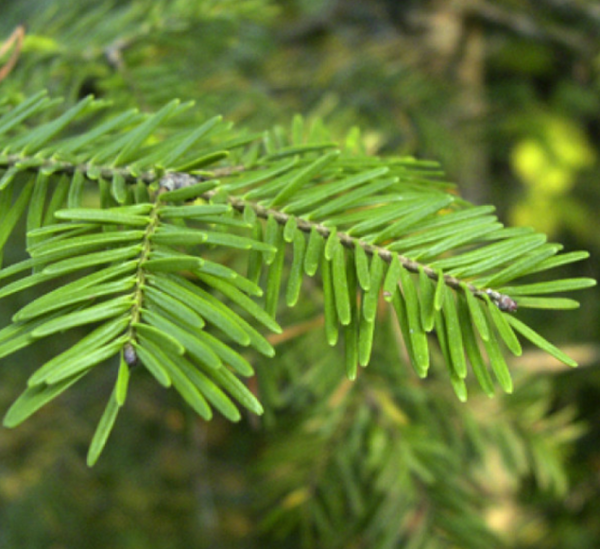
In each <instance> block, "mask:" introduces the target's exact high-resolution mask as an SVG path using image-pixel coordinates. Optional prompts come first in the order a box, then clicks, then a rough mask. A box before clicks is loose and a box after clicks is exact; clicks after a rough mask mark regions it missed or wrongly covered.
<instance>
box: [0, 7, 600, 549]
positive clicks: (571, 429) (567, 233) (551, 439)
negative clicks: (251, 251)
mask: <svg viewBox="0 0 600 549" xmlns="http://www.w3.org/2000/svg"><path fill="white" fill-rule="evenodd" d="M0 15H1V17H0V41H1V40H5V39H7V38H8V37H9V36H10V35H11V33H12V32H13V31H14V30H15V28H17V26H18V25H24V28H25V34H24V38H23V41H22V43H19V42H18V41H15V42H14V43H13V46H12V47H10V48H5V50H6V51H4V52H3V54H2V57H1V58H0V67H1V66H3V65H5V64H6V63H7V62H8V60H9V59H10V58H11V56H13V55H14V57H15V59H16V64H15V66H14V67H13V69H12V71H10V73H9V74H8V75H6V76H5V77H4V79H3V80H2V82H0V90H1V92H2V96H3V97H4V98H7V99H8V100H17V99H19V98H21V97H23V96H24V95H27V94H31V93H34V92H36V91H38V90H40V89H43V88H46V89H48V90H49V91H50V94H51V95H53V96H63V97H65V100H66V101H67V103H68V102H74V101H76V100H77V99H79V98H81V97H82V96H85V95H87V94H89V93H93V94H94V95H96V96H98V97H100V98H103V99H106V100H110V101H112V102H113V103H114V104H115V105H116V106H118V107H124V106H132V105H133V106H137V107H139V108H141V109H143V110H152V109H156V108H158V107H159V106H161V105H162V104H163V103H164V102H166V101H168V100H170V99H172V98H173V97H180V98H182V99H194V100H195V101H196V103H197V108H196V109H195V111H194V112H195V114H194V115H190V117H189V119H188V120H187V122H186V123H189V124H195V123H198V122H199V121H201V120H204V119H205V118H206V117H208V116H212V115H214V114H223V115H224V116H225V117H226V118H227V119H229V120H231V121H234V122H236V124H237V126H238V127H240V128H243V129H245V130H251V131H256V130H264V129H265V128H267V127H270V126H272V125H281V126H289V124H290V123H291V118H292V115H293V113H296V112H299V113H302V114H303V115H304V116H305V118H307V119H309V120H311V119H316V118H322V119H323V120H324V123H325V125H326V126H327V127H328V128H329V129H330V131H331V133H332V135H333V136H334V137H336V138H340V139H343V138H345V136H347V135H348V134H350V135H356V129H355V128H356V127H359V128H360V129H361V132H362V140H363V143H364V145H365V146H366V148H367V149H368V150H369V151H370V152H372V153H373V154H386V153H393V154H408V155H415V156H418V157H421V158H428V159H434V160H439V161H440V162H441V164H442V166H443V167H444V169H445V171H446V173H447V176H448V178H449V180H452V181H456V182H458V183H459V187H460V189H461V192H462V194H463V195H464V196H465V197H466V198H468V199H470V200H471V201H473V202H475V203H478V204H484V203H492V204H495V205H496V206H497V208H498V211H499V214H500V217H501V219H503V220H504V221H505V222H509V223H511V224H516V225H532V226H535V228H537V229H538V230H541V231H544V232H547V233H548V234H549V236H550V238H551V239H553V240H557V241H559V242H563V243H564V244H565V247H566V248H567V249H569V250H575V249H588V250H590V251H591V252H592V258H591V259H590V260H589V261H587V262H586V263H585V264H584V265H583V267H581V266H579V265H577V266H576V267H571V268H572V269H580V270H579V271H577V272H571V273H569V271H568V270H566V269H565V271H564V272H563V273H561V274H563V275H565V276H571V275H573V276H575V275H581V276H592V277H594V276H595V277H597V276H598V271H599V268H598V267H599V265H598V258H599V257H600V232H599V231H598V224H597V219H598V207H599V205H600V185H599V178H598V173H599V170H598V168H599V163H600V41H599V39H598V37H599V36H600V7H599V5H598V3H597V2H596V1H595V0H535V1H534V0H528V1H527V0H520V1H515V0H453V1H450V0H405V1H398V0H185V1H183V0H173V1H166V0H155V1H151V0H130V1H125V2H116V1H115V2H112V3H110V2H109V3H106V2H96V1H93V2H92V1H85V0H79V1H77V2H74V1H72V0H47V1H40V0H4V1H3V2H2V6H1V7H0ZM0 43H1V42H0ZM22 248H23V244H22V242H19V241H18V240H15V241H14V242H12V243H11V246H9V248H8V252H7V257H6V260H7V261H12V260H16V259H17V258H19V257H20V256H21V254H22V253H23V252H22ZM226 260H228V259H226ZM581 269H583V270H584V272H581ZM304 290H305V292H304V298H303V300H302V301H301V303H300V304H299V305H298V306H297V307H296V308H295V309H294V310H292V311H281V314H280V317H279V318H280V321H281V323H282V325H283V326H284V327H286V329H285V331H284V333H283V334H282V335H281V336H277V338H274V339H273V343H274V344H275V345H276V346H277V350H278V356H277V358H276V359H275V360H272V361H269V362H264V363H257V364H256V367H257V372H258V376H257V379H256V380H255V385H256V386H255V387H254V389H255V390H256V391H257V392H258V394H259V395H260V398H261V400H262V402H263V404H264V405H265V408H266V413H265V416H264V417H263V418H261V419H257V418H254V417H247V418H245V419H244V420H243V421H242V423H240V424H238V425H232V424H230V423H228V422H226V421H223V420H221V419H215V420H213V421H212V422H211V423H209V424H207V423H204V422H202V421H201V420H199V419H197V418H196V417H195V416H193V415H192V413H191V412H189V411H188V410H186V409H185V407H184V406H183V405H182V404H181V403H180V402H179V401H178V399H176V398H174V397H173V395H170V394H168V393H166V394H165V393H164V392H162V391H156V390H155V389H154V387H153V385H152V384H151V383H146V381H147V380H146V379H145V378H143V376H138V377H139V379H137V380H136V381H137V383H136V384H134V388H133V391H132V392H131V397H130V400H129V401H128V413H127V414H125V415H124V416H123V417H122V418H121V419H120V420H119V422H118V424H117V427H116V430H115V432H114V433H113V435H112V437H111V443H110V444H109V446H108V449H107V450H106V451H105V453H104V455H103V457H102V459H101V460H100V463H99V464H98V465H97V466H96V467H95V468H94V469H92V470H89V469H87V468H86V467H85V458H84V456H85V451H86V447H87V443H88V441H89V438H90V436H91V434H92V430H93V427H94V425H95V422H96V421H97V418H98V417H99V415H100V414H101V411H102V408H103V406H104V402H105V400H106V396H107V395H108V393H109V392H110V390H111V381H110V379H112V378H109V377H108V376H107V377H103V374H101V373H97V374H94V375H95V377H94V376H90V378H89V379H87V381H86V382H85V383H84V385H83V386H82V387H80V388H79V390H78V391H75V392H72V394H71V393H68V394H67V395H66V396H65V397H63V398H62V399H60V401H59V402H58V403H55V404H52V405H51V406H48V407H47V408H45V409H44V411H43V413H41V414H39V415H37V416H36V417H35V419H32V420H31V421H29V422H27V423H26V424H25V425H24V426H22V427H20V428H19V429H17V430H16V431H11V432H8V431H6V430H5V431H2V432H0V546H1V547H3V548H6V549H13V548H15V549H16V548H23V547H28V548H52V549H62V548H75V547H87V548H90V549H93V548H95V547H98V548H100V547H106V546H107V543H110V546H111V547H116V548H135V549H137V548H141V547H153V548H162V547H164V548H167V547H168V548H178V547H182V548H183V547H186V548H187V547H199V548H202V547H207V548H208V547H210V548H227V547H236V548H245V547H248V548H254V547H261V548H268V547H278V548H296V547H324V548H328V547H340V548H367V547H368V548H375V547H382V548H383V547H386V548H387V547H389V548H393V547H407V548H417V547H425V546H426V547H428V548H437V547H440V548H441V547H460V548H463V547H469V548H470V547H473V548H478V549H480V548H481V547H486V548H488V547H496V546H502V545H503V544H504V545H506V546H510V547H518V548H523V549H529V548H531V549H533V548H541V547H544V548H550V549H552V548H557V549H558V548H559V547H577V548H578V549H592V548H595V547H598V546H600V522H599V521H598V518H597V517H598V516H600V497H599V495H600V408H599V407H598V402H599V401H600V368H599V366H598V364H599V360H600V347H599V346H598V345H599V344H598V335H599V318H598V315H599V311H600V306H599V305H598V303H599V300H598V297H599V296H598V289H595V290H591V291H587V292H586V294H585V296H584V298H583V299H584V301H583V303H582V307H581V309H580V310H578V311H576V312H565V313H561V314H560V316H558V315H557V316H554V315H547V314H543V313H539V312H538V313H534V312H528V311H527V312H526V313H523V314H524V315H525V314H527V315H530V318H532V319H533V322H534V325H535V326H536V329H539V331H540V332H541V333H544V334H547V335H548V336H549V337H550V339H552V340H553V341H556V342H557V343H559V344H562V345H563V347H565V349H566V350H568V351H569V353H570V354H571V355H572V356H574V357H575V358H576V359H577V360H578V361H579V362H580V364H581V367H580V368H579V369H577V370H574V371H566V370H565V369H563V368H562V367H560V366H558V365H557V363H555V362H553V361H552V360H551V359H550V358H549V357H547V356H543V355H542V354H541V353H537V352H535V351H527V352H525V353H524V355H523V356H522V357H520V358H519V359H518V360H513V362H512V364H511V366H512V370H513V372H514V376H515V378H516V387H517V390H516V391H515V394H513V395H511V396H508V397H502V396H497V397H496V398H495V399H493V400H488V399H487V398H486V397H484V396H482V395H481V394H479V393H478V392H477V391H476V390H474V391H472V396H471V397H470V399H469V401H468V403H467V404H466V405H462V404H460V403H458V401H457V400H456V398H455V396H454V394H453V393H452V391H451V390H450V388H449V387H447V385H448V384H447V383H445V382H438V376H435V375H433V376H432V377H431V378H429V379H428V380H426V381H423V380H417V379H416V377H415V376H414V375H413V374H412V373H411V370H410V369H408V368H406V367H405V365H403V361H404V357H403V355H402V350H401V347H400V346H399V345H398V334H397V333H396V330H395V328H394V325H393V324H392V323H389V322H384V323H382V325H381V326H379V335H378V337H377V338H376V351H375V352H376V353H377V355H376V357H374V359H373V361H372V365H371V366H369V368H368V369H367V370H365V371H363V372H362V373H361V376H360V377H359V379H358V380H357V381H356V382H355V383H350V382H348V381H344V377H343V374H342V370H343V366H342V365H341V364H340V362H341V361H340V354H339V350H338V349H330V348H327V346H326V344H325V341H324V339H325V338H324V337H323V335H322V331H321V324H322V318H321V296H320V295H319V292H318V291H317V289H316V288H312V287H311V286H310V285H309V284H306V285H305V288H304ZM19 296H20V297H19V298H15V300H13V301H12V302H11V301H9V300H5V301H4V305H3V307H4V308H3V309H2V310H0V324H1V325H4V324H5V323H6V322H7V320H8V319H9V318H10V316H11V314H12V311H14V310H16V309H17V308H19V307H20V306H21V305H22V304H23V303H22V301H23V300H27V299H28V298H29V297H30V296H29V297H28V296H27V295H21V294H19ZM17 300H19V302H16V301H17ZM534 317H535V318H534ZM70 343H72V342H70V341H67V340H61V341H54V342H52V344H51V345H52V346H56V347H57V348H59V347H60V348H63V347H66V346H68V345H69V344H70ZM48 346H49V344H46V346H45V347H39V348H35V347H34V348H33V351H31V350H28V351H27V352H26V353H21V354H20V355H17V357H16V358H12V359H11V360H10V361H8V362H6V363H4V364H3V365H2V366H1V367H2V370H1V376H2V384H1V385H0V410H2V411H5V410H6V409H7V408H8V406H9V404H10V402H12V400H13V399H14V397H15V396H16V395H17V394H18V393H19V392H20V389H21V387H22V386H23V383H24V381H25V379H26V378H27V376H28V375H29V373H30V372H31V371H32V370H33V367H34V364H40V363H41V362H43V361H44V360H45V359H47V358H48V357H49V356H50V355H51V354H52V352H53V351H54V350H55V349H49V348H48ZM250 358H256V357H250ZM109 373H110V372H109ZM442 381H445V380H442ZM108 540H110V542H109V541H108Z"/></svg>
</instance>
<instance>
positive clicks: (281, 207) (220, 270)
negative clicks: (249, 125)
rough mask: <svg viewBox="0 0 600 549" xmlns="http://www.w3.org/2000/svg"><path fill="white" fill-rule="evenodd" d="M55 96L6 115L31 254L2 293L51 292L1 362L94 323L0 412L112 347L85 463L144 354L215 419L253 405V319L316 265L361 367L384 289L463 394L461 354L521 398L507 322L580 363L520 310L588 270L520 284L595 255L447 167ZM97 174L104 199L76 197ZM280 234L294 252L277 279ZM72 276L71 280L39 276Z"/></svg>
mask: <svg viewBox="0 0 600 549" xmlns="http://www.w3.org/2000/svg"><path fill="white" fill-rule="evenodd" d="M55 104H56V102H55V101H52V100H49V99H48V98H47V97H46V95H45V94H44V93H40V94H37V95H35V96H32V97H30V98H28V99H26V100H24V101H22V102H21V103H18V104H15V105H11V104H8V103H5V105H4V108H3V113H2V117H1V118H0V136H1V139H2V142H1V144H2V155H0V168H1V169H2V172H3V174H2V177H1V179H0V189H1V194H0V208H1V209H3V211H6V212H7V214H6V218H5V222H4V223H3V226H2V233H1V235H0V240H1V241H2V242H3V243H5V242H6V241H7V240H8V238H9V236H10V234H11V232H12V231H13V230H14V229H15V228H16V227H17V226H18V221H19V219H20V218H22V217H25V218H26V220H27V227H26V229H27V235H26V236H27V251H28V253H29V256H30V257H29V258H28V259H25V260H23V261H21V262H18V263H15V264H12V265H10V266H7V267H5V268H4V269H2V270H0V279H2V280H3V281H5V282H4V283H3V286H2V288H1V289H0V297H6V296H9V295H12V294H14V293H17V292H21V291H23V290H24V289H26V288H32V287H39V288H40V290H39V291H40V296H39V297H38V298H37V299H35V300H34V301H32V302H31V303H28V304H27V305H25V306H24V307H22V308H21V309H20V310H19V311H18V312H17V313H16V314H15V315H14V316H13V319H12V320H13V322H12V324H9V325H8V326H6V327H5V328H4V329H3V330H1V331H0V357H7V356H9V355H11V354H12V353H15V352H16V351H18V350H20V349H22V348H24V347H27V346H28V345H31V344H34V343H36V342H37V341H39V340H42V339H44V338H46V337H49V336H53V335H56V334H60V333H62V332H65V331H66V330H70V329H73V328H76V327H80V326H88V325H97V327H96V328H94V330H93V331H91V332H90V333H89V335H87V336H86V337H85V338H84V339H82V340H81V341H80V342H79V343H77V344H76V345H74V346H73V347H72V348H70V349H67V350H65V351H63V352H62V353H61V354H59V355H57V356H55V357H53V358H52V359H50V360H49V361H48V362H46V363H45V364H43V365H42V366H40V367H39V369H38V370H36V371H35V372H34V373H33V374H32V375H31V377H30V378H29V381H28V387H27V389H26V390H25V392H24V393H23V394H22V395H21V396H20V397H19V398H18V399H17V401H16V402H15V403H14V404H13V406H12V407H11V408H10V409H9V411H8V412H7V415H6V417H5V421H4V423H5V425H6V426H9V427H14V426H16V425H18V424H20V423H21V422H22V421H24V420H25V419H27V418H28V417H29V416H30V415H31V414H33V413H35V412H36V411H37V410H38V409H39V408H40V407H42V406H43V405H44V404H46V403H47V402H49V401H50V400H52V399H54V398H55V397H57V396H58V395H59V394H61V393H62V392H63V391H64V390H66V389H67V388H69V387H70V386H71V385H73V384H74V383H75V382H77V381H79V380H80V379H81V378H82V377H83V376H85V375H86V374H88V373H89V372H90V371H92V370H93V369H94V368H96V367H103V366H102V365H103V364H106V363H107V361H108V362H109V363H110V359H112V358H113V357H114V358H116V357H117V356H121V362H120V366H119V368H118V370H115V376H114V384H115V386H114V390H113V392H112V394H111V397H110V399H109V403H108V405H107V408H106V411H105V413H104V415H103V416H102V418H101V420H100V422H99V424H98V429H97V431H96V434H95V435H94V438H93V440H92V444H91V447H90V452H89V455H88V463H90V464H93V463H94V462H95V461H96V460H97V458H98V456H99V455H100V452H101V450H102V448H103V446H104V444H105V443H106V441H107V438H108V435H109V433H110V430H111V428H112V426H113V425H114V422H115V419H116V416H117V413H118V411H119V409H120V407H121V406H122V404H123V403H124V402H125V399H126V395H127V387H128V380H129V369H130V368H131V367H135V366H137V365H142V366H143V367H144V368H145V369H147V370H148V372H149V373H150V374H151V375H152V376H153V377H154V378H155V379H156V381H157V382H158V383H159V384H160V385H162V386H163V387H165V388H169V387H173V388H174V389H175V390H176V391H177V392H178V393H179V394H180V395H181V396H182V397H183V399H184V400H185V401H186V402H187V403H188V404H189V405H190V406H191V407H192V408H193V409H194V410H195V411H196V412H197V413H198V414H199V415H200V416H201V417H203V418H204V419H210V418H211V417H212V408H211V406H212V407H214V408H216V409H217V410H219V411H220V412H221V413H222V414H223V415H224V416H225V417H227V418H228V419H230V420H232V421H237V420H239V418H240V414H239V412H238V410H237V407H236V405H235V404H234V401H237V403H238V404H240V405H242V406H244V407H246V408H248V409H249V410H251V411H252V412H254V413H257V414H260V413H262V406H261V405H260V404H259V402H258V401H257V399H256V397H255V396H254V395H253V394H252V392H250V391H249V390H248V388H247V387H246V386H245V385H244V384H243V383H242V382H240V380H239V378H238V377H237V376H240V375H241V376H248V375H252V373H253V372H252V369H251V368H249V367H248V365H247V363H246V361H245V360H244V359H243V357H242V355H241V354H240V353H241V352H242V348H244V347H250V348H253V349H254V350H256V351H258V352H259V353H261V354H263V355H266V356H273V355H274V353H275V351H274V349H273V347H272V346H271V344H270V343H269V341H268V340H267V339H265V337H264V336H263V335H262V334H261V333H260V332H259V331H257V329H256V328H255V327H254V326H253V324H255V323H258V324H260V325H262V326H263V327H264V328H266V329H268V330H270V331H272V332H275V333H280V332H281V328H280V327H279V325H278V324H277V322H276V321H275V320H274V316H275V314H276V313H277V312H278V311H279V307H278V303H279V296H280V294H281V293H282V292H285V295H286V302H287V304H288V305H290V306H293V305H294V304H295V303H296V302H297V301H298V299H299V297H300V296H301V293H302V279H303V277H304V276H305V275H306V276H314V275H315V274H316V273H317V272H318V271H319V270H320V272H321V282H322V292H323V302H324V313H325V332H326V337H327V341H328V342H329V344H330V345H335V344H336V343H337V341H338V338H339V335H340V334H341V335H343V340H344V349H345V356H346V358H345V364H346V375H347V376H348V377H349V378H350V379H354V378H356V376H357V373H358V372H357V366H358V364H360V366H361V367H365V366H367V365H368V363H369V357H370V354H371V351H372V348H373V336H374V332H375V330H374V327H375V322H376V319H377V309H378V301H379V298H380V296H381V295H382V296H383V299H384V300H385V301H387V302H389V303H390V304H391V306H392V310H393V311H394V312H395V315H396V319H397V321H398V324H399V327H400V329H401V332H402V335H403V339H404V345H405V348H406V352H407V353H408V356H409V358H410V362H411V363H412V366H413V368H414V370H415V372H416V373H417V375H418V376H419V377H426V376H427V374H428V370H429V368H430V357H431V353H432V351H431V349H430V347H431V345H432V343H433V341H434V339H435V338H436V336H437V340H438V343H439V347H440V349H441V353H442V356H443V359H444V361H445V362H446V365H447V371H448V376H449V378H450V382H451V384H452V387H453V389H454V391H455V392H456V394H457V396H458V398H459V399H460V400H463V401H464V400H466V398H467V386H466V383H465V379H466V378H467V376H468V367H467V358H468V361H469V363H470V364H471V367H472V369H473V371H474V373H475V377H476V379H477V380H478V382H479V384H480V386H481V387H482V389H483V391H484V392H485V393H486V394H488V395H490V396H491V395H493V393H494V388H493V381H492V379H491V377H490V373H489V371H488V368H489V369H491V372H492V373H493V374H494V377H495V378H496V381H497V382H498V384H499V386H500V387H501V389H502V390H503V391H505V392H509V393H510V392H512V390H513V383H512V380H511V376H510V373H509V371H508V368H507V365H506V362H505V359H504V357H503V352H504V349H508V350H509V351H510V352H511V353H512V354H514V355H516V356H518V355H520V354H521V346H520V343H519V340H518V339H517V336H516V335H515V331H513V329H514V330H516V331H517V332H518V333H519V334H521V335H522V336H524V337H525V338H527V339H528V340H530V341H531V342H532V343H534V344H535V345H537V346H539V347H540V348H542V349H543V350H545V351H547V352H548V353H550V354H552V355H553V356H554V357H556V358H558V359H559V360H561V361H563V362H564V363H565V364H568V365H570V366H575V365H576V363H575V362H574V361H573V360H572V359H571V358H569V357H568V356H566V355H565V354H564V353H563V352H562V351H560V350H559V349H557V348H556V347H555V346H554V345H552V344H551V343H549V342H548V341H546V340H545V339H544V338H543V337H542V336H540V335H539V334H537V333H536V332H535V331H534V330H533V329H532V328H530V327H529V326H527V325H526V324H524V323H523V322H522V321H521V320H519V319H517V318H516V317H514V316H512V315H513V314H514V311H515V310H516V309H517V307H521V306H522V307H533V308H542V309H548V308H553V309H562V308H570V307H572V306H576V302H574V301H572V300H567V299H564V298H552V297H549V298H546V297H543V298H540V297H532V296H539V295H543V294H546V293H554V292H563V291H566V290H574V289H582V288H587V287H590V286H592V285H593V284H595V282H594V281H593V280H591V279H586V278H579V279H566V280H555V281H552V282H550V283H548V282H546V283H533V284H523V285H518V284H515V283H516V282H517V281H518V280H519V279H521V278H522V277H525V276H527V275H529V274H531V273H534V272H540V271H545V270H547V269H550V268H552V267H554V266H556V265H557V264H559V263H565V262H568V261H576V260H580V259H583V258H584V257H585V254H582V253H576V254H573V253H571V254H565V255H562V256H561V255H557V254H558V252H559V251H560V249H561V246H559V245H556V244H549V243H547V242H546V239H545V237H544V236H543V235H539V234H535V233H534V232H532V231H531V230H529V229H507V228H505V227H503V226H502V225H501V224H500V223H498V221H497V219H496V217H495V216H493V215H491V214H490V208H487V207H474V206H472V205H471V204H469V203H468V202H466V201H464V200H462V199H460V198H459V197H458V196H457V195H456V194H455V190H454V187H453V186H452V185H450V184H448V183H446V182H445V181H443V179H441V178H440V174H439V170H438V168H437V166H436V165H435V164H432V163H430V162H429V163H428V162H422V161H417V160H414V159H412V158H395V157H389V158H377V157H371V156H365V155H362V154H358V153H354V152H352V151H349V150H347V149H345V148H344V147H336V145H335V144H334V143H332V142H331V140H330V138H329V136H328V135H327V134H326V133H325V131H324V130H322V129H320V128H319V126H318V125H313V126H312V127H311V126H308V127H305V125H304V124H303V122H302V120H301V119H300V118H298V117H297V118H296V119H295V120H294V127H293V130H292V132H290V136H291V137H289V136H287V135H286V134H285V133H284V132H281V131H273V132H266V133H265V134H264V136H262V137H261V138H259V137H256V136H248V137H244V136H241V137H239V136H238V135H236V134H235V133H233V132H232V130H231V128H230V127H229V126H228V125H226V124H224V123H223V122H222V121H221V120H220V118H213V119H211V120H209V121H207V122H205V123H203V124H201V125H199V126H198V127H197V128H196V127H192V128H184V129H182V130H176V129H175V130H171V131H166V130H161V129H160V128H161V126H163V127H164V123H165V121H166V120H168V119H171V118H173V119H176V118H177V117H181V116H182V115H184V113H186V112H187V111H188V109H190V107H191V105H190V104H189V103H183V104H182V103H180V102H178V101H176V100H174V101H171V102H170V103H168V104H167V105H166V106H165V107H163V108H162V109H161V110H159V111H158V112H157V113H155V114H152V115H140V114H138V113H135V112H133V111H128V112H125V113H119V112H111V111H108V113H105V115H104V117H103V118H102V119H101V120H100V121H95V122H93V123H91V124H90V125H89V128H88V129H87V130H85V131H83V132H82V131H76V130H75V123H77V124H81V123H82V117H85V116H90V115H91V114H93V115H94V116H98V113H99V112H100V111H101V110H102V109H105V110H106V105H105V104H104V103H102V102H97V101H94V100H93V99H91V98H89V97H88V98H85V99H83V100H81V101H80V102H78V103H76V104H75V105H73V106H72V107H71V108H69V109H68V110H66V111H65V112H64V113H62V114H60V115H55V116H49V115H48V111H49V109H54V108H55ZM37 120H44V121H43V122H37V123H36V121H37ZM165 131H166V133H165ZM198 168H202V171H200V170H199V169H198ZM91 184H95V185H96V186H97V188H98V190H99V203H95V204H91V203H85V202H84V201H85V200H86V195H85V186H86V185H91ZM140 189H143V190H144V191H147V192H140ZM32 197H34V199H33V200H32ZM28 206H29V208H28ZM257 228H258V230H257ZM287 248H289V252H290V254H291V257H292V259H291V267H290V269H289V271H286V272H287V273H288V274H287V276H284V265H285V263H286V249H287ZM211 250H218V251H219V252H227V253H235V254H245V256H246V257H247V261H248V267H247V276H244V275H243V274H242V273H241V272H239V271H236V270H234V269H231V268H229V267H226V266H224V265H220V264H219V263H218V262H214V261H212V260H210V259H208V257H209V255H210V253H209V252H210V251H211ZM90 269H94V270H93V272H92V273H90V272H89V270H90ZM16 275H19V277H17V278H16V279H15V280H12V281H11V279H12V278H13V277H15V276H16ZM67 275H69V276H70V277H71V278H72V280H71V281H70V282H65V283H64V284H63V285H62V286H59V287H58V288H56V289H53V290H51V291H45V290H44V284H45V283H47V282H48V281H51V280H54V279H59V280H61V279H64V277H65V276H67ZM260 280H265V281H266V290H265V292H266V293H265V295H264V296H263V290H262V289H261V287H260V286H259V285H258V284H257V282H259V281H260ZM508 284H510V286H508ZM282 286H284V289H282V288H281V287H282ZM215 293H217V294H221V295H222V296H224V297H225V298H226V301H222V300H221V299H218V298H217V297H216V295H215ZM513 296H514V297H513ZM255 298H259V299H260V298H264V299H262V300H259V301H257V300H255ZM98 323H100V324H99V325H98ZM482 350H484V351H485V352H482ZM230 368H231V369H230ZM236 374H237V375H236Z"/></svg>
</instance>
